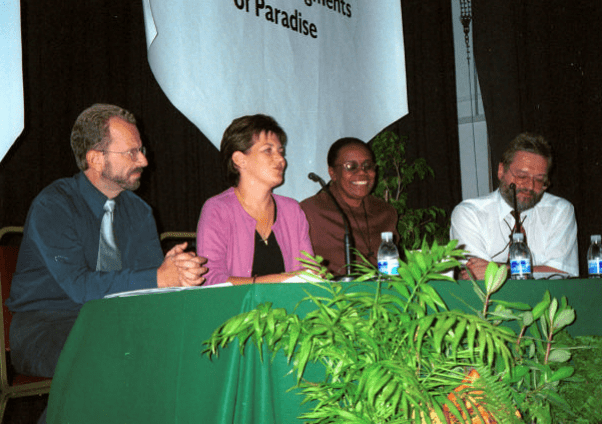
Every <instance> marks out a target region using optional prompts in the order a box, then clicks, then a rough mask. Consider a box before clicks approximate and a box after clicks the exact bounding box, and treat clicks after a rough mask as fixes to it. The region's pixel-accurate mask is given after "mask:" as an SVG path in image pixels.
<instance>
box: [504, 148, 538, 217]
mask: <svg viewBox="0 0 602 424" xmlns="http://www.w3.org/2000/svg"><path fill="white" fill-rule="evenodd" d="M497 175H498V178H499V179H500V193H501V195H502V197H503V199H504V200H505V201H506V203H508V204H509V205H510V206H514V198H513V193H512V190H511V189H510V184H512V183H514V184H516V203H517V206H518V211H519V212H523V211H526V210H527V209H531V208H532V207H533V206H535V205H536V204H537V203H539V201H540V200H541V198H542V197H543V193H544V191H546V189H547V188H548V187H547V181H548V161H547V160H546V158H544V157H543V156H540V155H537V154H535V153H530V152H521V151H519V152H516V154H515V155H514V160H513V161H512V163H511V164H510V166H509V167H508V169H504V165H503V164H501V163H500V165H499V167H498V174H497Z"/></svg>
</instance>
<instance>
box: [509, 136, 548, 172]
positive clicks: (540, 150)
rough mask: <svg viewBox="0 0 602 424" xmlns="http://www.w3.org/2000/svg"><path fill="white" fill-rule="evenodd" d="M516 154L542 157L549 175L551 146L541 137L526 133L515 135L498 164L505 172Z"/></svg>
mask: <svg viewBox="0 0 602 424" xmlns="http://www.w3.org/2000/svg"><path fill="white" fill-rule="evenodd" d="M517 152H528V153H534V154H536V155H539V156H542V157H543V158H545V159H546V161H547V162H548V167H547V169H546V172H547V173H549V172H550V169H552V146H550V143H548V142H547V141H546V139H545V138H543V136H541V135H538V134H533V133H528V132H525V133H522V134H519V135H517V136H516V138H514V140H512V141H511V142H510V145H509V146H508V148H507V149H506V151H505V152H504V153H503V155H502V160H501V161H500V162H501V163H502V165H503V166H504V170H505V171H507V170H508V168H509V167H510V165H511V164H512V162H513V161H514V156H515V155H516V153H517Z"/></svg>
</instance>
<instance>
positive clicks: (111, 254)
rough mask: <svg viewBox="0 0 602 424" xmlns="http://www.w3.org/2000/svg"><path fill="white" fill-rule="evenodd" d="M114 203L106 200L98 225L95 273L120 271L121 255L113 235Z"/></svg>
mask: <svg viewBox="0 0 602 424" xmlns="http://www.w3.org/2000/svg"><path fill="white" fill-rule="evenodd" d="M114 209H115V201H114V200H111V199H109V200H107V201H106V203H105V205H104V210H105V214H104V216H103V217H102V222H101V224H100V241H99V243H98V260H97V261H96V271H119V270H120V269H121V253H120V252H119V248H118V247H117V243H116V242H115V235H114V234H113V210H114Z"/></svg>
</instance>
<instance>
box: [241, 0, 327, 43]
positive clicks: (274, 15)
mask: <svg viewBox="0 0 602 424" xmlns="http://www.w3.org/2000/svg"><path fill="white" fill-rule="evenodd" d="M249 1H250V0H234V5H235V6H236V7H237V8H238V9H239V10H244V11H245V12H249ZM251 1H252V2H254V3H255V16H258V17H259V16H261V15H264V16H265V20H266V21H268V22H271V23H273V24H276V25H282V26H283V27H284V28H288V29H290V30H292V31H295V32H298V33H299V34H301V35H309V36H310V37H311V38H318V28H317V27H316V25H315V24H313V23H310V22H308V21H306V20H305V19H303V15H302V14H301V12H299V11H298V10H297V9H295V12H294V13H288V12H286V11H284V10H280V9H277V8H275V7H272V6H270V5H269V4H266V3H265V0H251Z"/></svg>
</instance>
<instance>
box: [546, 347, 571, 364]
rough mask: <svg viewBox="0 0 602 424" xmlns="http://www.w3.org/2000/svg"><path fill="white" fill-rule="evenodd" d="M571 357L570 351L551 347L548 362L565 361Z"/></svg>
mask: <svg viewBox="0 0 602 424" xmlns="http://www.w3.org/2000/svg"><path fill="white" fill-rule="evenodd" d="M569 359H571V353H570V352H569V351H568V350H566V349H552V350H551V351H550V355H549V356H548V362H566V361H568V360H569Z"/></svg>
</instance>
